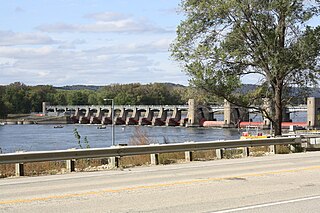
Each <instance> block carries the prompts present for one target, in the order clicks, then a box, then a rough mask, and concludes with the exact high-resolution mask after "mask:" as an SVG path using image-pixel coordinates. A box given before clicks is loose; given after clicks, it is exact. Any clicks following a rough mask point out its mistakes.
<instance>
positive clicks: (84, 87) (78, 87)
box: [54, 83, 186, 91]
mask: <svg viewBox="0 0 320 213" xmlns="http://www.w3.org/2000/svg"><path fill="white" fill-rule="evenodd" d="M158 84H163V85H166V86H168V87H186V86H183V85H181V84H174V83H158ZM106 86H109V85H106ZM103 87H104V86H96V85H67V86H62V87H54V88H55V89H60V90H93V91H97V90H99V89H101V88H103Z"/></svg>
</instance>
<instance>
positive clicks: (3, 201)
mask: <svg viewBox="0 0 320 213" xmlns="http://www.w3.org/2000/svg"><path fill="white" fill-rule="evenodd" d="M317 169H320V166H311V167H304V168H299V169H288V170H280V171H270V172H262V173H248V174H243V175H239V176H228V177H217V178H205V179H194V180H189V181H176V182H171V183H160V184H152V185H141V186H133V187H125V188H119V189H103V190H99V191H89V192H81V193H72V194H64V195H52V196H47V197H36V198H29V199H16V200H2V201H0V205H4V204H17V203H31V202H36V201H48V200H55V199H64V198H73V197H82V196H88V195H100V194H104V193H119V192H124V191H134V190H140V189H154V188H161V187H170V186H178V185H190V184H195V183H205V182H210V181H223V180H230V179H236V178H238V179H239V178H245V177H259V176H266V175H277V174H283V173H294V172H301V171H309V170H317Z"/></svg>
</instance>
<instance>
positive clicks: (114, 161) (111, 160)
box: [109, 156, 120, 168]
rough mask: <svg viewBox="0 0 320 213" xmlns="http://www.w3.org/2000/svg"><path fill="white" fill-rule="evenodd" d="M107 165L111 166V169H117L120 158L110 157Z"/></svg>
mask: <svg viewBox="0 0 320 213" xmlns="http://www.w3.org/2000/svg"><path fill="white" fill-rule="evenodd" d="M109 164H111V167H112V168H118V167H119V165H120V156H116V157H110V158H109Z"/></svg>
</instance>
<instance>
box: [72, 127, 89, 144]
mask: <svg viewBox="0 0 320 213" xmlns="http://www.w3.org/2000/svg"><path fill="white" fill-rule="evenodd" d="M73 135H74V137H75V138H76V140H77V143H78V146H79V148H80V149H83V146H82V143H81V135H80V133H79V131H78V129H77V128H74V129H73ZM84 144H85V145H86V149H89V148H90V144H89V141H88V138H87V136H85V137H84Z"/></svg>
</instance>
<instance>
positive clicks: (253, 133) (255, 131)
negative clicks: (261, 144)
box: [240, 126, 270, 140]
mask: <svg viewBox="0 0 320 213" xmlns="http://www.w3.org/2000/svg"><path fill="white" fill-rule="evenodd" d="M263 138H270V136H269V135H264V134H263V133H262V132H261V131H260V129H259V126H246V131H245V132H243V133H242V135H241V137H240V139H241V140H245V139H263Z"/></svg>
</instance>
